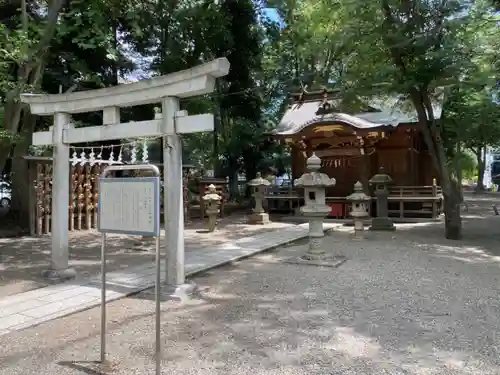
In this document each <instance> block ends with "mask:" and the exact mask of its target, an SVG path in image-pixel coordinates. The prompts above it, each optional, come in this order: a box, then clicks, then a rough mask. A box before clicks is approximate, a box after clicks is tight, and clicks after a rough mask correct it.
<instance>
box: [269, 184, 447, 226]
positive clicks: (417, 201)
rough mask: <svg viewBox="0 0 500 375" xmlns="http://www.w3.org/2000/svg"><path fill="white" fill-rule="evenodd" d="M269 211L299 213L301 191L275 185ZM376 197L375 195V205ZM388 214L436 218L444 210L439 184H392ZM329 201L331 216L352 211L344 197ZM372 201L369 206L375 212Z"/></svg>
mask: <svg viewBox="0 0 500 375" xmlns="http://www.w3.org/2000/svg"><path fill="white" fill-rule="evenodd" d="M265 199H266V203H267V209H268V211H269V212H270V213H278V212H279V213H297V212H298V208H299V207H300V206H301V205H303V204H304V199H303V196H302V193H301V192H300V191H298V190H297V189H296V188H293V187H277V186H273V187H271V188H270V189H269V191H268V194H267V195H266V196H265ZM375 200H376V198H375V197H372V204H374V203H375ZM388 201H389V215H390V216H392V217H394V216H396V217H399V218H408V217H430V218H436V217H438V216H439V215H440V214H441V212H442V205H443V191H442V189H441V187H440V186H437V185H430V186H392V187H390V188H389V197H388ZM326 204H327V205H329V206H330V207H331V208H332V210H331V212H330V215H329V217H334V218H338V219H346V218H348V217H349V215H350V212H351V204H350V202H348V201H347V199H346V198H345V197H326ZM372 204H369V205H368V206H369V207H368V208H369V209H370V212H371V213H372V212H373V213H374V212H375V211H374V210H373V209H372V207H371V206H372Z"/></svg>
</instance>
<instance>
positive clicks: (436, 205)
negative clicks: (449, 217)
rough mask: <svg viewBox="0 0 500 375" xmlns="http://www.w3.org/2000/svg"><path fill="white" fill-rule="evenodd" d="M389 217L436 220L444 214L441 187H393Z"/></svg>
mask: <svg viewBox="0 0 500 375" xmlns="http://www.w3.org/2000/svg"><path fill="white" fill-rule="evenodd" d="M388 201H389V215H390V216H399V217H400V218H404V217H409V216H412V217H431V218H436V217H438V216H439V215H440V214H441V212H442V206H443V190H442V188H441V186H437V185H429V186H391V187H390V188H389V198H388Z"/></svg>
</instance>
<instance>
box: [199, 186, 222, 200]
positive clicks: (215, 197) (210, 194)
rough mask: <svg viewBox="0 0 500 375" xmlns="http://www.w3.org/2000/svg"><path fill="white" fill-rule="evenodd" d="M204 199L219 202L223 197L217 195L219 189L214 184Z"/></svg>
mask: <svg viewBox="0 0 500 375" xmlns="http://www.w3.org/2000/svg"><path fill="white" fill-rule="evenodd" d="M202 199H203V200H204V201H219V200H221V196H220V195H219V194H217V189H216V187H215V185H214V184H211V185H209V186H208V193H207V194H205V195H204V196H203V197H202Z"/></svg>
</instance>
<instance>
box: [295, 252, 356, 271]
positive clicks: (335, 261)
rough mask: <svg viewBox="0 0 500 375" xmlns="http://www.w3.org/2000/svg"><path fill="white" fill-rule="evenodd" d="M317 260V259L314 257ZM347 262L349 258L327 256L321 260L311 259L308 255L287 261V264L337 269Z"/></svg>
mask: <svg viewBox="0 0 500 375" xmlns="http://www.w3.org/2000/svg"><path fill="white" fill-rule="evenodd" d="M313 258H316V257H313ZM346 261H347V258H346V257H345V256H342V255H327V254H325V256H324V257H322V258H321V259H310V256H309V255H308V254H305V255H302V256H299V257H295V258H291V259H287V260H286V261H285V262H286V263H290V264H304V265H308V266H316V267H331V268H337V267H339V266H341V265H342V264H344V263H345V262H346Z"/></svg>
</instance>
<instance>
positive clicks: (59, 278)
mask: <svg viewBox="0 0 500 375" xmlns="http://www.w3.org/2000/svg"><path fill="white" fill-rule="evenodd" d="M42 277H43V278H45V279H47V280H48V281H50V282H53V283H59V282H63V281H67V280H71V279H74V278H75V277H76V271H75V270H74V269H73V268H64V269H60V270H55V269H49V270H44V271H42Z"/></svg>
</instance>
